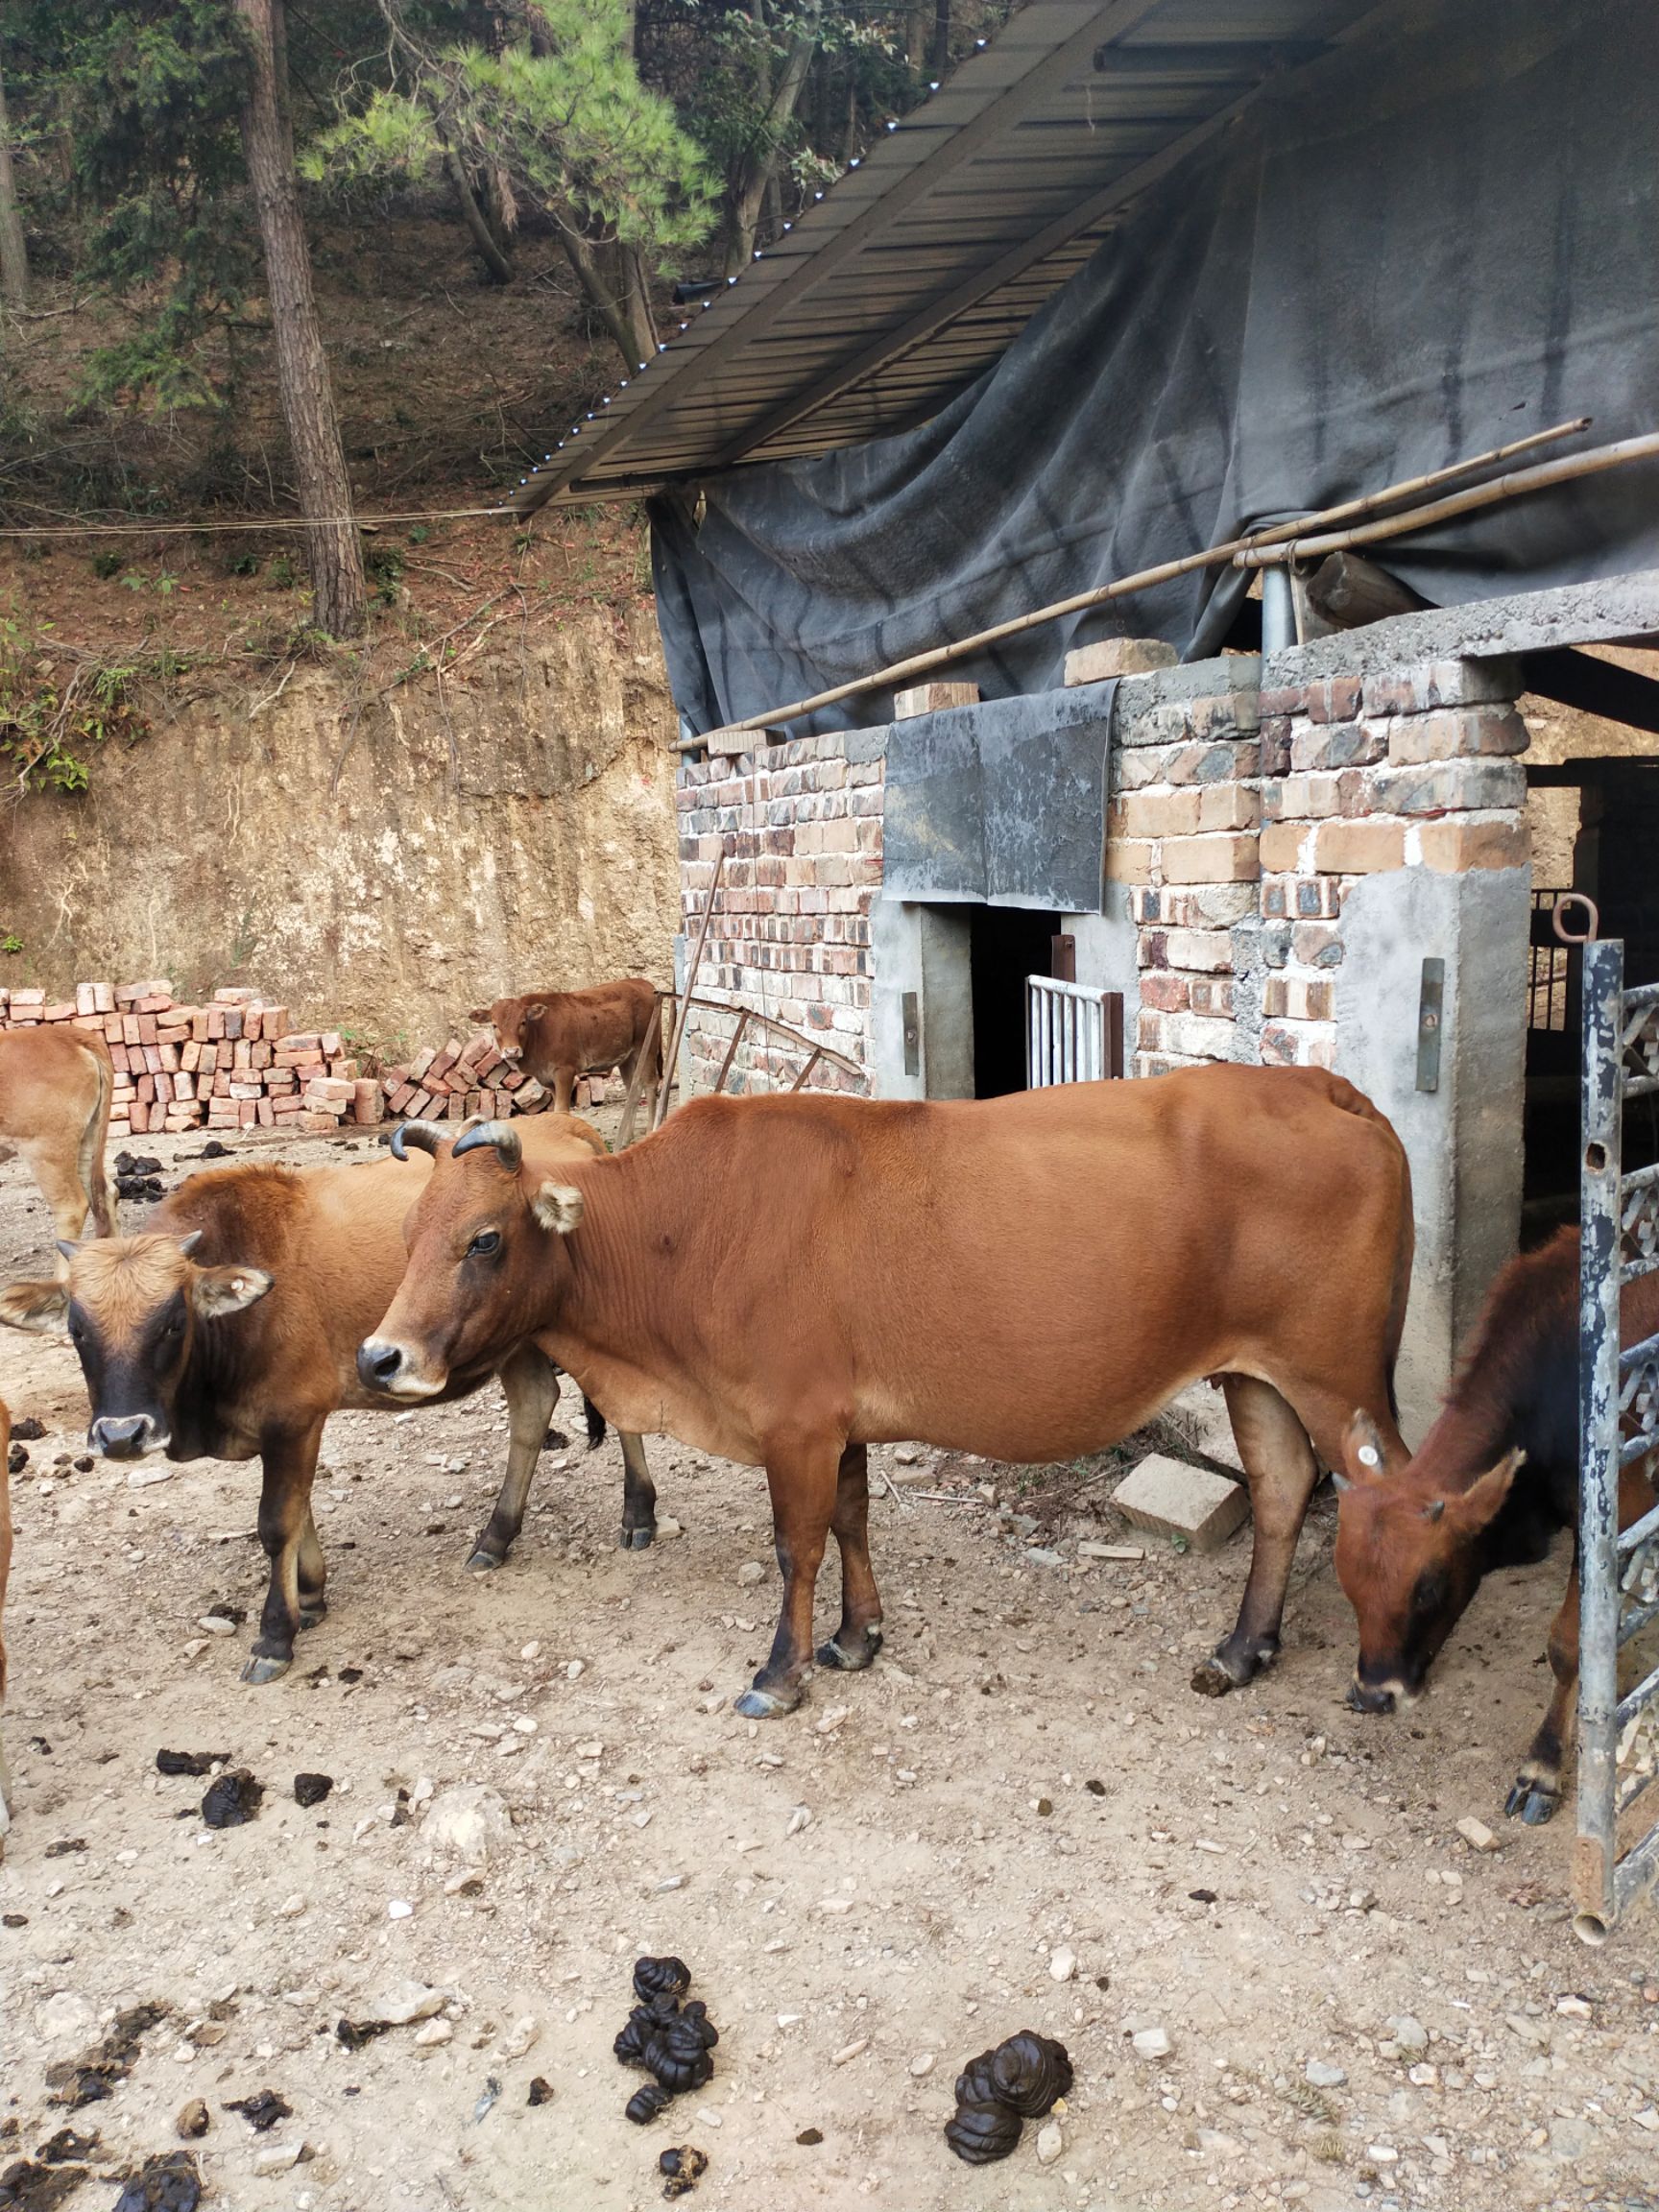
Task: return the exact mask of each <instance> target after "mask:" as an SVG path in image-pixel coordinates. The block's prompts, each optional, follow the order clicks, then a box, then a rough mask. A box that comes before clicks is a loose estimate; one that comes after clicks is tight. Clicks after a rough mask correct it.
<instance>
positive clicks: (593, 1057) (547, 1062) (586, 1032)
mask: <svg viewBox="0 0 1659 2212" xmlns="http://www.w3.org/2000/svg"><path fill="white" fill-rule="evenodd" d="M656 1011H657V986H656V984H655V983H647V982H646V980H645V978H644V977H643V976H642V975H630V976H628V977H627V978H626V979H625V980H624V981H623V982H620V983H595V984H594V985H593V987H592V989H591V990H588V991H534V992H530V993H528V994H527V995H526V996H525V997H524V998H497V999H496V1000H495V1002H494V1004H493V1006H474V1007H473V1009H472V1011H471V1012H470V1013H469V1015H468V1017H467V1019H468V1021H469V1022H491V1023H493V1026H494V1030H495V1042H496V1044H497V1045H498V1046H500V1048H501V1051H502V1054H503V1056H504V1057H505V1058H506V1059H508V1060H517V1061H518V1062H519V1063H520V1064H521V1065H522V1067H523V1068H524V1070H525V1071H526V1073H528V1074H531V1075H534V1076H535V1078H536V1080H537V1082H538V1083H545V1084H547V1085H548V1086H549V1087H550V1089H551V1090H552V1093H553V1109H554V1112H555V1113H558V1114H568V1113H569V1111H570V1101H571V1099H572V1098H573V1097H574V1095H575V1092H576V1078H577V1076H578V1075H595V1074H597V1075H608V1074H609V1073H610V1071H611V1070H612V1069H613V1068H618V1069H620V1070H621V1071H622V1079H623V1081H624V1082H628V1083H631V1082H632V1081H633V1080H634V1070H635V1066H636V1064H637V1061H638V1058H639V1056H640V1054H641V1053H642V1052H643V1051H644V1049H645V1041H646V1038H647V1037H648V1036H649V1035H650V1031H651V1018H652V1016H653V1015H654V1014H655V1013H656ZM661 1078H662V1037H661V1028H659V1031H658V1034H657V1036H656V1037H655V1038H653V1039H652V1042H651V1056H650V1058H649V1060H648V1061H647V1063H646V1067H645V1126H646V1127H647V1128H649V1127H650V1126H651V1118H652V1109H653V1108H654V1106H655V1104H656V1099H657V1086H658V1084H659V1083H660V1082H661Z"/></svg>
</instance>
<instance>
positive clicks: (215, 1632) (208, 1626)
mask: <svg viewBox="0 0 1659 2212" xmlns="http://www.w3.org/2000/svg"><path fill="white" fill-rule="evenodd" d="M128 1479H129V1481H131V1479H132V1478H131V1476H129V1478H128ZM196 1625H197V1627H198V1628H200V1629H201V1630H202V1631H203V1632H204V1634H205V1635H208V1636H234V1635H235V1633H236V1623H235V1622H234V1621H227V1620H226V1618H225V1616H224V1614H223V1613H204V1614H203V1616H202V1618H201V1620H200V1621H198V1622H197V1623H196Z"/></svg>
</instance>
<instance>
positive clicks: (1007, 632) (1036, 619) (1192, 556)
mask: <svg viewBox="0 0 1659 2212" xmlns="http://www.w3.org/2000/svg"><path fill="white" fill-rule="evenodd" d="M1590 420H1591V419H1590V417H1589V416H1588V415H1579V416H1576V417H1575V419H1574V420H1573V421H1570V422H1556V423H1554V424H1552V425H1551V428H1549V429H1548V430H1534V431H1532V432H1530V433H1529V434H1528V435H1527V437H1525V438H1516V439H1513V440H1511V442H1510V443H1509V444H1508V445H1495V446H1494V447H1493V448H1492V449H1491V451H1490V452H1487V453H1475V454H1472V455H1471V456H1470V457H1469V459H1468V460H1466V461H1455V462H1453V463H1452V464H1451V465H1450V466H1449V467H1448V468H1445V469H1431V471H1430V472H1429V473H1428V474H1427V475H1424V476H1409V477H1406V478H1404V479H1403V480H1402V481H1401V482H1400V483H1398V484H1388V485H1384V486H1383V490H1382V491H1380V492H1368V493H1365V494H1364V495H1363V497H1361V498H1358V499H1348V500H1344V501H1343V502H1342V503H1341V504H1340V505H1339V506H1335V507H1326V508H1322V509H1321V510H1320V511H1319V512H1318V513H1317V514H1315V515H1309V516H1304V517H1302V518H1301V519H1300V520H1299V521H1295V522H1276V523H1274V524H1273V525H1272V527H1271V528H1269V529H1266V530H1254V531H1248V532H1246V533H1245V535H1244V536H1243V537H1241V538H1232V539H1229V540H1228V541H1226V542H1225V543H1224V544H1220V545H1210V546H1207V547H1206V548H1205V549H1204V550H1203V551H1202V552H1200V553H1188V554H1185V555H1183V556H1182V558H1181V559H1180V560H1179V561H1163V562H1160V563H1159V564H1158V565H1157V566H1156V567H1152V568H1142V569H1138V570H1137V571H1136V572H1135V574H1134V575H1132V576H1122V577H1119V578H1118V581H1117V582H1116V583H1113V584H1101V585H1097V586H1096V587H1095V588H1094V590H1092V591H1078V592H1075V593H1073V595H1072V596H1071V597H1070V599H1057V600H1055V601H1054V602H1053V603H1052V604H1051V605H1050V606H1047V607H1038V608H1035V609H1033V611H1032V612H1031V613H1029V614H1018V615H1015V616H1014V617H1013V619H1012V620H1010V621H1007V622H998V623H997V624H995V625H994V626H993V627H992V628H991V629H989V630H979V631H976V632H975V633H974V636H973V637H963V638H959V639H958V640H957V641H956V642H955V643H954V644H950V645H935V646H933V647H932V648H930V650H929V651H927V652H926V653H913V654H912V655H911V656H910V658H909V659H908V660H907V661H894V662H892V663H891V664H890V665H889V666H888V667H885V668H878V669H875V670H874V671H873V672H872V673H871V674H870V675H868V676H855V677H854V679H853V680H852V681H851V682H850V683H847V684H837V685H833V686H832V687H831V688H830V689H829V690H828V691H818V692H814V693H813V695H812V696H811V697H810V698H807V699H795V700H792V701H791V702H790V703H789V705H788V706H786V707H770V708H768V709H766V711H765V712H764V713H761V714H750V715H747V716H746V717H745V718H744V719H743V720H742V721H741V722H728V723H726V724H724V725H723V726H722V727H721V728H720V729H718V730H709V731H706V732H705V733H703V734H702V735H701V736H698V737H682V738H680V739H679V740H678V741H677V742H676V744H675V745H674V747H673V748H672V749H673V750H674V751H675V752H677V753H701V752H706V751H710V750H713V749H714V747H715V746H716V743H717V741H718V740H719V739H720V738H722V737H733V736H736V735H739V734H740V733H743V732H746V731H758V730H770V729H772V728H774V727H776V726H777V725H778V724H780V723H783V722H795V721H799V720H800V718H801V717H802V715H804V714H815V713H816V712H817V711H818V709H820V708H821V707H833V706H836V705H838V704H839V702H840V701H841V700H843V699H852V698H854V697H855V696H856V695H857V694H858V693H859V692H862V691H875V690H881V689H885V688H886V687H887V686H888V685H899V684H908V683H911V682H913V681H914V680H915V678H917V677H918V676H927V675H931V674H932V673H933V671H934V670H935V669H937V668H944V667H948V666H949V665H950V662H951V661H960V660H962V659H963V658H964V657H965V656H966V655H967V654H970V653H979V652H982V651H984V649H985V648H986V647H987V646H990V645H998V644H1000V643H1001V642H1002V640H1003V639H1004V638H1007V637H1021V636H1022V635H1023V634H1024V633H1025V632H1026V631H1027V630H1036V629H1039V628H1041V627H1042V625H1043V624H1045V623H1046V622H1057V621H1059V620H1061V619H1062V618H1063V617H1064V616H1065V615H1068V614H1081V613H1085V612H1087V610H1088V609H1090V608H1091V607H1104V606H1105V605H1107V604H1108V602H1109V601H1111V600H1113V599H1122V598H1126V597H1127V596H1128V595H1129V594H1130V593H1132V592H1136V591H1147V590H1150V589H1152V587H1153V586H1154V585H1156V584H1168V583H1172V582H1173V581H1174V580H1175V579H1176V578H1177V577H1180V576H1190V575H1191V574H1192V572H1193V571H1194V570H1195V569H1199V568H1214V567H1219V566H1221V565H1223V564H1225V563H1228V562H1231V561H1233V560H1234V559H1235V557H1236V556H1237V555H1238V554H1240V553H1244V552H1248V551H1251V550H1253V549H1254V548H1255V547H1257V546H1262V545H1276V544H1282V543H1284V542H1285V541H1287V540H1290V541H1294V540H1298V539H1300V537H1301V536H1302V534H1303V533H1304V532H1305V531H1307V530H1308V529H1309V528H1310V526H1312V527H1316V528H1319V529H1322V530H1328V529H1330V528H1331V527H1332V525H1333V524H1337V523H1345V522H1348V521H1350V520H1351V519H1353V518H1354V517H1358V516H1363V515H1370V514H1374V513H1375V512H1376V510H1377V509H1378V508H1379V507H1387V506H1392V505H1394V504H1395V503H1396V502H1397V501H1399V500H1402V499H1411V498H1415V497H1416V496H1417V495H1418V494H1419V493H1423V492H1430V491H1433V490H1436V489H1437V488H1438V487H1439V486H1440V485H1442V484H1447V483H1450V482H1451V481H1452V480H1453V479H1454V478H1455V477H1458V476H1467V475H1468V474H1470V472H1471V471H1472V470H1474V469H1493V468H1496V467H1497V466H1498V464H1499V463H1500V462H1502V461H1507V460H1509V459H1510V458H1511V457H1512V456H1513V455H1514V454H1517V453H1525V452H1528V451H1530V450H1531V449H1532V448H1534V447H1535V446H1539V445H1551V444H1553V443H1554V442H1555V441H1557V440H1559V439H1562V438H1571V437H1573V436H1575V434H1576V433H1577V432H1578V431H1580V430H1585V429H1588V428H1589V426H1590Z"/></svg>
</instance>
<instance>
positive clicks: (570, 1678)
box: [565, 1659, 588, 1682]
mask: <svg viewBox="0 0 1659 2212" xmlns="http://www.w3.org/2000/svg"><path fill="white" fill-rule="evenodd" d="M587 1664H588V1662H587V1661H586V1660H585V1659H572V1660H571V1662H570V1664H569V1666H568V1667H566V1668H565V1681H566V1682H580V1681H581V1679H582V1675H583V1671H584V1670H585V1669H586V1667H587Z"/></svg>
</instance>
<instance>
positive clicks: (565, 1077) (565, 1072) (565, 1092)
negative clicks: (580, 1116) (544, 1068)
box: [553, 1068, 576, 1114]
mask: <svg viewBox="0 0 1659 2212" xmlns="http://www.w3.org/2000/svg"><path fill="white" fill-rule="evenodd" d="M575 1095H576V1070H575V1069H574V1068H555V1069H554V1070H553V1111H554V1113H555V1114H568V1113H569V1111H570V1101H571V1099H572V1098H574V1097H575Z"/></svg>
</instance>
